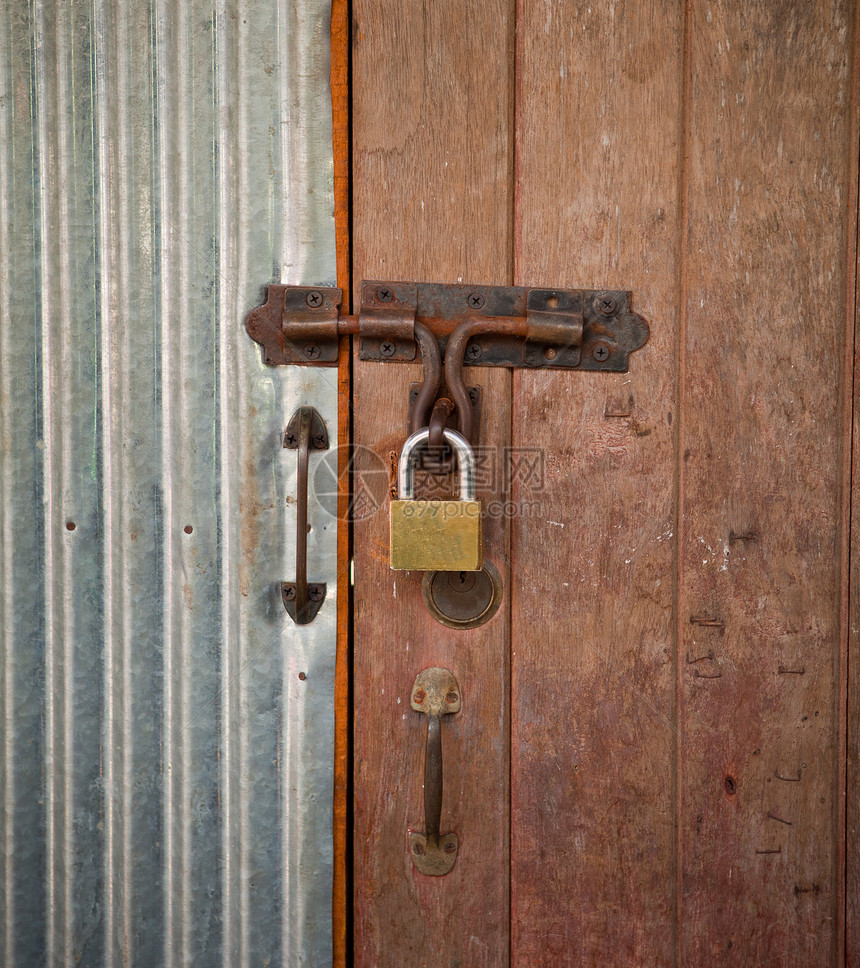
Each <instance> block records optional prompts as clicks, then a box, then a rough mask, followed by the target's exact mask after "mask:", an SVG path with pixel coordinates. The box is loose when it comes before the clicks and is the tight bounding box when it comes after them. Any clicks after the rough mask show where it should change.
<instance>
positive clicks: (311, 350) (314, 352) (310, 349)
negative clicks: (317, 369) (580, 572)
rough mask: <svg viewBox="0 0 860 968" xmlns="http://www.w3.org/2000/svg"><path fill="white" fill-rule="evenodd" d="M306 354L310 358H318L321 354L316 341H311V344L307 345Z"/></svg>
mask: <svg viewBox="0 0 860 968" xmlns="http://www.w3.org/2000/svg"><path fill="white" fill-rule="evenodd" d="M305 356H306V357H307V358H308V359H309V360H318V359H319V356H320V348H319V347H318V346H317V345H316V344H315V343H311V345H310V346H306V347H305Z"/></svg>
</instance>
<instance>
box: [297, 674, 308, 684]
mask: <svg viewBox="0 0 860 968" xmlns="http://www.w3.org/2000/svg"><path fill="white" fill-rule="evenodd" d="M307 677H308V674H307V673H306V672H300V673H299V679H301V680H302V682H304V681H305V679H307Z"/></svg>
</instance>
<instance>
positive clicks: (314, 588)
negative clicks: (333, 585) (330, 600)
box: [308, 585, 323, 602]
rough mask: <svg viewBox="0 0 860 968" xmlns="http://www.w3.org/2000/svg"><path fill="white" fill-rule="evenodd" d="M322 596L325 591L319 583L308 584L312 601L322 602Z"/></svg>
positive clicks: (309, 596)
mask: <svg viewBox="0 0 860 968" xmlns="http://www.w3.org/2000/svg"><path fill="white" fill-rule="evenodd" d="M322 597H323V593H322V589H321V588H320V586H319V585H308V598H309V599H310V600H311V601H312V602H321V601H322Z"/></svg>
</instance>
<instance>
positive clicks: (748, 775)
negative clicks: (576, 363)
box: [678, 0, 857, 968]
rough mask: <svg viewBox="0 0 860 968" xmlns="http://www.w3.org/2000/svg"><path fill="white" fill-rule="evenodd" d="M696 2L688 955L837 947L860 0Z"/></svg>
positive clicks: (832, 959) (744, 959) (688, 482)
mask: <svg viewBox="0 0 860 968" xmlns="http://www.w3.org/2000/svg"><path fill="white" fill-rule="evenodd" d="M690 17H691V20H690V30H689V37H690V57H689V83H690V109H689V168H688V173H689V187H688V202H687V204H688V211H689V230H688V242H687V271H686V287H685V318H684V321H683V378H682V398H683V410H682V414H681V502H682V503H681V511H682V534H681V549H680V555H681V559H680V563H681V572H680V577H681V581H680V608H679V616H678V618H679V636H680V639H681V645H682V655H683V656H685V657H686V659H685V660H684V662H683V664H682V666H681V677H680V687H681V707H680V716H679V728H680V737H681V739H680V751H681V781H682V787H681V803H680V824H681V826H680V836H681V845H682V846H681V864H682V887H683V896H682V898H681V918H682V920H681V925H682V932H681V939H680V941H681V944H680V952H681V956H682V959H683V963H684V964H697V965H698V964H711V963H715V962H716V963H720V962H722V961H723V960H731V962H732V963H733V964H738V965H741V964H744V965H753V964H755V965H780V966H794V965H796V966H804V968H813V966H817V965H836V964H842V963H843V957H844V954H843V950H842V922H843V906H842V878H843V876H844V870H843V867H842V863H841V857H842V849H841V843H842V837H843V833H844V831H843V828H842V817H843V814H842V809H841V798H842V789H843V776H844V762H843V761H842V758H841V749H842V743H841V739H840V727H841V726H842V722H841V711H840V708H839V698H840V693H841V684H840V676H841V667H842V654H843V651H842V650H843V643H844V641H845V637H846V631H847V630H846V629H845V628H844V625H843V621H842V614H841V602H842V588H843V585H844V581H845V580H846V577H847V576H846V575H845V574H844V571H843V568H842V548H843V542H844V538H845V534H844V522H845V514H844V502H845V501H846V500H847V497H848V495H847V493H846V491H845V489H844V487H843V470H842V468H843V459H844V456H845V453H844V448H846V447H847V446H848V445H849V440H850V437H849V427H848V423H847V421H846V419H845V413H846V411H845V406H844V404H845V394H846V393H848V392H849V388H848V387H847V386H846V381H845V372H846V371H845V352H846V347H847V346H850V345H851V341H850V334H849V333H848V332H846V313H847V309H848V307H847V306H846V293H847V292H848V288H849V287H848V280H847V274H848V273H849V271H850V273H851V274H852V275H853V272H854V267H853V265H851V266H850V267H849V265H848V257H849V249H851V250H852V251H853V242H852V241H851V240H852V235H853V232H854V231H855V228H856V226H855V212H853V211H849V209H848V204H847V203H848V202H849V200H850V199H851V198H853V197H854V186H855V185H856V179H857V145H856V143H852V141H853V140H854V138H855V135H854V131H855V125H854V123H853V121H852V119H851V117H850V112H851V110H852V109H853V107H852V106H853V105H854V99H853V98H852V96H851V78H852V71H851V63H852V56H851V49H852V42H853V37H852V34H853V21H854V15H853V5H852V4H850V3H848V2H847V0H846V2H818V3H804V4H794V3H783V2H778V3H777V2H774V3H768V4H754V5H753V4H737V3H727V2H709V3H705V2H698V0H697V2H694V3H693V4H692V5H691V10H690ZM702 618H708V619H711V620H713V621H711V622H708V623H705V622H703V621H701V620H700V619H702ZM703 656H708V658H702V657H703ZM710 656H712V657H710Z"/></svg>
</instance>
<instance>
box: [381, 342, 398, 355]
mask: <svg viewBox="0 0 860 968" xmlns="http://www.w3.org/2000/svg"><path fill="white" fill-rule="evenodd" d="M396 348H397V347H396V346H395V344H394V343H392V342H390V341H388V340H386V341H385V342H384V343H380V345H379V352H380V353H381V354H382V355H383V356H394V351H395V349H396Z"/></svg>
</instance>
